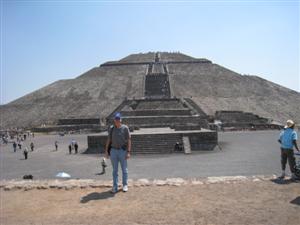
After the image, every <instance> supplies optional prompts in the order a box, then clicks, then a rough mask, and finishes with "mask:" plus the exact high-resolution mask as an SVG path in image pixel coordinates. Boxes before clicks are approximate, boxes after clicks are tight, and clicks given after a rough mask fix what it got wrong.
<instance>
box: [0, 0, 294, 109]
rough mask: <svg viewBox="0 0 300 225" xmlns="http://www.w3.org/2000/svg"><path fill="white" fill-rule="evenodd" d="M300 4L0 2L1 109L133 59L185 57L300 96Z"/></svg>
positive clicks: (289, 2)
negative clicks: (152, 54)
mask: <svg viewBox="0 0 300 225" xmlns="http://www.w3.org/2000/svg"><path fill="white" fill-rule="evenodd" d="M299 7H300V6H299V1H115V2H113V1H26V0H23V1H14V0H9V1H8V0H7V1H5V0H1V99H0V100H1V104H6V103H8V102H10V101H12V100H15V99H17V98H19V97H21V96H23V95H25V94H28V93H30V92H33V91H35V90H37V89H39V88H41V87H43V86H46V85H48V84H50V83H52V82H54V81H57V80H60V79H70V78H75V77H77V76H79V75H80V74H82V73H84V72H86V71H87V70H89V69H91V68H93V67H95V66H98V65H100V64H101V63H104V62H106V61H109V60H118V59H120V58H123V57H125V56H127V55H129V54H131V53H139V52H148V51H180V52H182V53H185V54H188V55H190V56H193V57H196V58H207V59H210V60H212V61H213V62H214V63H217V64H219V65H222V66H225V67H227V68H229V69H232V70H234V71H235V72H238V73H241V74H251V75H257V76H260V77H262V78H265V79H267V80H270V81H272V82H275V83H278V84H280V85H282V86H285V87H288V88H290V89H293V90H296V91H298V92H300V78H299V77H300V73H299Z"/></svg>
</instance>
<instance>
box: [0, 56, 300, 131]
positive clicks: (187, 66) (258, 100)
mask: <svg viewBox="0 0 300 225" xmlns="http://www.w3.org/2000/svg"><path fill="white" fill-rule="evenodd" d="M150 75H151V76H150ZM175 97H176V98H178V99H180V98H190V99H192V101H193V102H194V104H195V107H199V108H200V109H201V110H203V112H204V113H206V114H207V115H209V116H215V115H216V112H217V111H243V112H249V113H253V114H255V115H258V116H260V117H264V118H268V119H270V120H274V121H278V122H281V123H282V124H283V123H284V122H285V121H286V120H287V119H293V120H294V121H295V122H296V123H299V122H300V113H299V112H300V93H298V92H296V91H293V90H290V89H288V88H285V87H282V86H280V85H278V84H275V83H272V82H270V81H267V80H265V79H262V78H260V77H258V76H249V75H241V74H239V73H237V72H234V71H231V70H229V69H227V68H225V67H223V66H220V65H218V64H215V63H213V62H212V61H210V60H208V59H205V58H193V57H191V56H188V55H184V54H182V53H178V52H175V53H168V52H149V53H139V54H131V55H129V56H127V57H124V58H122V59H121V60H117V61H110V62H105V63H103V64H101V65H100V66H97V67H95V68H92V69H91V70H89V71H87V72H85V73H84V74H82V75H80V76H78V77H77V78H74V79H68V80H59V81H56V82H54V83H52V84H50V85H48V86H46V87H43V88H41V89H39V90H36V91H34V92H32V93H30V94H28V95H25V96H23V97H21V98H19V99H17V100H15V101H13V102H10V103H8V104H6V105H2V106H0V113H1V128H2V129H4V128H10V127H36V126H41V125H42V124H57V123H58V121H59V120H60V119H68V118H69V119H71V118H82V119H84V118H100V119H101V120H102V119H105V118H106V117H108V116H109V115H110V114H111V113H112V112H113V111H114V110H115V109H116V108H117V107H119V106H120V104H121V103H122V102H123V101H124V100H125V99H149V98H153V99H161V98H162V99H164V98H175Z"/></svg>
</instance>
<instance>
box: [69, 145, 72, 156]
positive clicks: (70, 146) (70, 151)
mask: <svg viewBox="0 0 300 225" xmlns="http://www.w3.org/2000/svg"><path fill="white" fill-rule="evenodd" d="M71 153H72V145H71V144H69V154H71Z"/></svg>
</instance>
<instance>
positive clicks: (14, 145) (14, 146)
mask: <svg viewBox="0 0 300 225" xmlns="http://www.w3.org/2000/svg"><path fill="white" fill-rule="evenodd" d="M13 148H14V152H16V151H17V143H16V142H15V141H14V143H13Z"/></svg>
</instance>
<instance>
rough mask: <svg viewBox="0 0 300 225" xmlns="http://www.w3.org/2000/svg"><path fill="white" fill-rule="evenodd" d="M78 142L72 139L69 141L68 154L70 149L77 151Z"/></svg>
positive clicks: (70, 151) (70, 152)
mask: <svg viewBox="0 0 300 225" xmlns="http://www.w3.org/2000/svg"><path fill="white" fill-rule="evenodd" d="M78 147H79V146H78V143H77V141H75V140H74V139H73V140H72V141H71V143H70V144H69V154H72V151H73V150H74V151H75V154H77V153H78Z"/></svg>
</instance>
